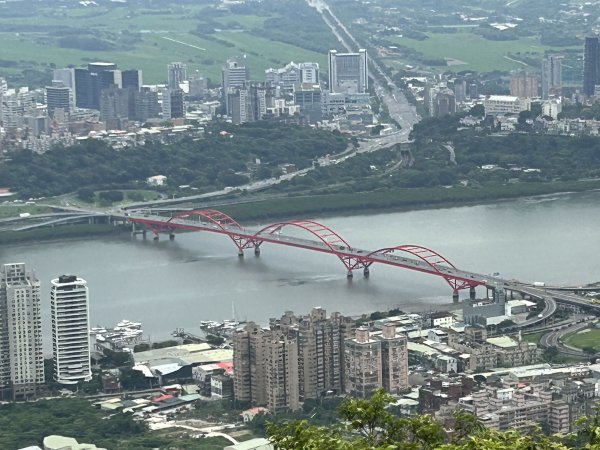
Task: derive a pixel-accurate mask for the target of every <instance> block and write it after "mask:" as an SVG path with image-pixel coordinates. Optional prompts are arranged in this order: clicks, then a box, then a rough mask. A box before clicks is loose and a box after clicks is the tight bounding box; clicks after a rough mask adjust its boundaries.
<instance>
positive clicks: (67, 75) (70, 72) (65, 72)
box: [52, 68, 75, 89]
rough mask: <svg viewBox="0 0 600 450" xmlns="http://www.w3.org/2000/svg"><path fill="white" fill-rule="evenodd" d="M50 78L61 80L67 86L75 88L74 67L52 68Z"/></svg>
mask: <svg viewBox="0 0 600 450" xmlns="http://www.w3.org/2000/svg"><path fill="white" fill-rule="evenodd" d="M52 80H56V81H62V83H63V84H64V85H65V86H66V87H68V88H71V89H73V88H75V69H70V68H67V69H54V71H53V72H52Z"/></svg>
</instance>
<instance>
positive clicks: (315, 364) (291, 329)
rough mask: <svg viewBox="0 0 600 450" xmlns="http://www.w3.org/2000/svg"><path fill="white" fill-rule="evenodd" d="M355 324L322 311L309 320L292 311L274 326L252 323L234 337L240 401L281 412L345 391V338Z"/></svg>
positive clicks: (273, 324)
mask: <svg viewBox="0 0 600 450" xmlns="http://www.w3.org/2000/svg"><path fill="white" fill-rule="evenodd" d="M351 326H352V321H351V319H349V318H346V317H344V316H342V315H340V314H339V313H333V314H331V316H330V317H329V318H327V316H326V311H325V310H324V309H322V308H314V309H313V310H312V311H311V313H310V315H306V316H295V315H294V314H293V313H292V312H289V311H288V312H286V313H285V314H284V315H283V316H282V317H281V319H271V321H270V327H269V328H261V327H259V326H258V325H256V324H254V323H249V324H247V325H246V326H245V327H244V329H241V330H238V331H236V333H235V334H234V335H233V364H234V393H235V398H236V399H237V400H240V401H250V402H252V403H254V404H257V405H266V406H267V407H268V408H269V409H271V410H272V411H275V412H279V411H283V410H286V409H287V410H295V409H298V408H299V407H300V402H302V401H304V400H306V399H309V398H320V397H321V396H322V395H325V394H327V393H331V392H335V393H340V392H342V391H343V387H344V362H343V349H344V347H343V345H344V337H345V336H346V335H347V334H348V333H349V331H350V329H351Z"/></svg>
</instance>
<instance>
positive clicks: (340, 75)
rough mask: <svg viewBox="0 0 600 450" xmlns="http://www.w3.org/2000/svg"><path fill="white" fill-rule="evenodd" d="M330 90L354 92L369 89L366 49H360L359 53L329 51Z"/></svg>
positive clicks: (362, 91)
mask: <svg viewBox="0 0 600 450" xmlns="http://www.w3.org/2000/svg"><path fill="white" fill-rule="evenodd" d="M329 90H330V91H331V92H345V93H353V94H356V93H364V92H367V91H368V90H369V69H368V64H367V51H366V50H364V49H360V50H359V51H358V53H338V52H337V51H336V50H330V51H329Z"/></svg>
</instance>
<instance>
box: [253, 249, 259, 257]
mask: <svg viewBox="0 0 600 450" xmlns="http://www.w3.org/2000/svg"><path fill="white" fill-rule="evenodd" d="M254 256H256V257H257V258H258V257H259V256H260V247H254Z"/></svg>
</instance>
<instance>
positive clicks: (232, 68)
mask: <svg viewBox="0 0 600 450" xmlns="http://www.w3.org/2000/svg"><path fill="white" fill-rule="evenodd" d="M221 75H222V87H223V103H225V111H226V113H227V114H228V115H231V111H230V107H229V98H228V95H229V94H230V92H232V91H233V90H234V89H235V88H243V87H245V85H246V83H247V82H248V81H249V80H250V70H249V69H248V67H246V55H244V56H243V57H234V58H230V59H228V60H227V62H226V63H225V67H223V69H222V72H221Z"/></svg>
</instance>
